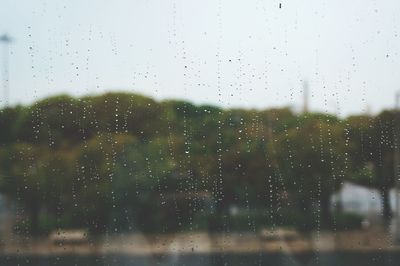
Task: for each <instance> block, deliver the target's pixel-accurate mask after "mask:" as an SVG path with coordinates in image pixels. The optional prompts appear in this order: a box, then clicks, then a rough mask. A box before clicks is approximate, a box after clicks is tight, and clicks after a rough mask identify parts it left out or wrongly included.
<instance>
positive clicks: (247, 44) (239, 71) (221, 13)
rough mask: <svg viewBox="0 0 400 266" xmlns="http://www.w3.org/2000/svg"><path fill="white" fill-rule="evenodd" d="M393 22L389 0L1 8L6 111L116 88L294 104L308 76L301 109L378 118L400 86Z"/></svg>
mask: <svg viewBox="0 0 400 266" xmlns="http://www.w3.org/2000/svg"><path fill="white" fill-rule="evenodd" d="M279 3H281V8H279ZM399 27H400V1H399V0H374V1H371V0H352V1H348V0H335V1H332V0H319V1H317V0H315V1H313V0H291V1H289V0H281V1H278V0H272V1H261V0H258V1H252V0H241V1H239V0H221V1H217V0H202V1H198V0H197V1H194V0H158V1H156V0H129V1H128V0H126V1H122V0H121V1H119V0H115V1H102V0H92V1H89V0H65V1H61V0H47V1H44V0H1V6H0V33H8V34H9V35H11V36H12V37H13V38H14V43H13V44H12V46H11V49H10V87H11V95H10V101H11V103H12V104H15V103H32V102H33V101H35V100H38V99H41V98H44V97H46V96H49V95H55V94H60V93H68V94H71V95H77V96H78V95H86V94H99V93H102V92H105V91H109V90H125V91H129V92H137V93H141V94H144V95H148V96H151V97H155V98H156V99H165V98H179V99H188V100H190V101H192V102H194V103H198V104H200V103H208V104H217V105H220V106H224V107H246V108H269V107H276V106H293V107H294V108H295V109H299V108H300V107H301V105H302V90H303V88H302V82H303V80H307V81H308V84H309V88H310V108H311V110H319V111H324V112H333V113H338V114H340V115H348V114H354V113H361V112H368V111H371V112H373V113H376V112H378V111H380V110H381V109H383V108H393V105H394V95H395V92H396V91H397V90H400V51H399V50H400V36H399V34H400V32H399V30H400V29H399ZM0 56H2V57H1V60H3V55H2V54H0ZM2 73H3V70H2ZM3 95H4V94H3V90H1V93H0V96H1V100H2V103H1V104H2V105H3V104H4V102H3V98H4V97H3Z"/></svg>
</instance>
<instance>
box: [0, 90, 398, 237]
mask: <svg viewBox="0 0 400 266" xmlns="http://www.w3.org/2000/svg"><path fill="white" fill-rule="evenodd" d="M395 115H396V114H395V112H394V111H393V110H386V111H382V112H381V113H380V114H378V115H374V116H372V115H357V116H349V117H347V118H339V117H337V116H334V115H331V114H326V113H301V114H299V113H295V112H293V111H292V110H291V109H290V108H276V109H267V110H245V109H221V108H218V107H215V106H209V105H202V106H196V105H193V104H191V103H189V102H185V101H175V100H167V101H159V102H158V101H155V100H153V99H151V98H147V97H144V96H141V95H137V94H130V93H107V94H104V95H99V96H86V97H81V98H73V97H70V96H67V95H61V96H56V97H51V98H47V99H44V100H41V101H38V102H36V103H34V104H32V105H30V106H15V107H8V108H4V109H2V110H1V111H0V191H1V193H2V194H3V195H6V196H7V198H8V199H9V200H11V201H12V202H14V203H15V205H16V208H17V212H18V214H19V216H20V217H23V218H21V219H20V222H19V223H17V224H16V230H18V231H19V232H25V231H26V232H31V233H32V232H33V233H35V232H41V231H43V230H44V231H46V230H47V231H48V230H52V229H54V228H60V227H61V228H68V227H85V228H89V229H90V230H92V231H93V232H106V231H111V232H118V231H121V230H122V231H123V230H142V231H146V230H147V231H162V232H166V231H178V230H184V229H189V230H196V229H199V228H201V224H202V223H204V224H206V225H205V226H206V227H207V226H208V227H210V226H211V227H212V228H213V229H215V230H227V229H229V227H230V225H231V224H232V223H234V222H235V220H234V219H230V218H229V216H232V213H231V212H230V211H231V210H232V207H233V206H234V207H236V208H240V209H242V210H245V211H246V213H247V214H246V217H241V218H239V217H237V218H236V219H237V220H240V219H243V220H244V221H245V222H244V223H245V226H247V227H248V229H249V230H252V229H255V228H256V226H264V225H286V224H294V225H297V226H300V227H301V226H303V227H305V228H306V227H311V228H315V227H325V228H332V227H334V226H335V217H334V215H333V213H332V211H331V208H330V197H331V195H332V194H333V193H334V192H335V191H337V190H338V188H339V187H340V185H341V184H343V182H344V181H351V182H354V183H358V184H362V185H365V186H369V187H373V188H377V189H378V190H379V191H380V193H381V196H382V199H383V202H384V204H383V205H384V206H383V207H384V208H383V209H384V210H383V213H382V215H383V217H384V220H385V221H388V220H389V218H390V216H391V211H390V206H389V190H390V189H391V188H393V187H394V183H395V173H394V167H393V163H394V162H393V154H394V146H395V141H394V140H395V138H394V133H395V125H396V120H395V118H396V116H395ZM252 210H259V211H256V212H255V213H254V212H252ZM250 213H253V214H252V216H250ZM256 217H258V218H256ZM255 223H257V225H256V224H255Z"/></svg>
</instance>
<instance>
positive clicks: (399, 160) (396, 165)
mask: <svg viewBox="0 0 400 266" xmlns="http://www.w3.org/2000/svg"><path fill="white" fill-rule="evenodd" d="M399 107H400V91H398V92H397V93H396V105H395V109H394V128H393V142H394V154H393V171H394V178H395V188H396V189H395V192H396V195H395V196H396V215H395V216H394V217H395V221H394V222H395V223H394V226H395V227H394V230H395V232H394V234H395V242H396V243H400V198H399V196H400V180H399V179H400V154H399V151H400V147H399V144H400V143H399V129H400V128H399V126H400V119H399V116H400V110H399Z"/></svg>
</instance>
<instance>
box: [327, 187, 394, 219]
mask: <svg viewBox="0 0 400 266" xmlns="http://www.w3.org/2000/svg"><path fill="white" fill-rule="evenodd" d="M389 203H390V207H391V209H392V211H395V207H396V205H395V204H396V201H395V191H394V190H393V189H392V190H391V191H390V193H389ZM339 205H341V208H342V210H343V211H344V212H351V213H356V214H360V215H363V216H375V215H380V214H381V213H382V210H383V205H382V197H381V193H380V192H379V191H378V190H377V189H372V188H367V187H364V186H360V185H356V184H352V183H350V182H344V184H343V185H342V187H341V188H340V190H339V191H338V192H336V193H335V194H333V195H332V198H331V208H332V209H336V208H337V207H338V206H339Z"/></svg>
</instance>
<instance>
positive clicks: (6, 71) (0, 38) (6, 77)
mask: <svg viewBox="0 0 400 266" xmlns="http://www.w3.org/2000/svg"><path fill="white" fill-rule="evenodd" d="M11 42H12V39H11V37H10V36H8V35H7V34H3V35H1V36H0V43H2V44H3V67H4V77H3V78H4V84H3V87H4V103H5V106H6V107H7V106H8V103H9V96H10V86H9V85H10V81H9V61H8V56H9V51H8V46H9V44H10V43H11Z"/></svg>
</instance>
